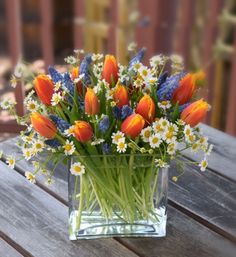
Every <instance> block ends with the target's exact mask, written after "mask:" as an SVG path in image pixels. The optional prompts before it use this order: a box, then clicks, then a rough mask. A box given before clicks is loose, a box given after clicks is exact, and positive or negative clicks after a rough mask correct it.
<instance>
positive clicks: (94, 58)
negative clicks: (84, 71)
mask: <svg viewBox="0 0 236 257" xmlns="http://www.w3.org/2000/svg"><path fill="white" fill-rule="evenodd" d="M103 57H104V56H103V54H93V55H92V60H93V61H94V62H96V61H100V60H102V58H103Z"/></svg>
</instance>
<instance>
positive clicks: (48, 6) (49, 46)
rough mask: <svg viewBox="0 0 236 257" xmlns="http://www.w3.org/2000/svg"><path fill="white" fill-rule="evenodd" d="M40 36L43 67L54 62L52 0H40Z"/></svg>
mask: <svg viewBox="0 0 236 257" xmlns="http://www.w3.org/2000/svg"><path fill="white" fill-rule="evenodd" d="M40 9H41V38H42V51H43V59H44V62H45V67H48V65H52V64H53V63H54V47H53V46H54V40H53V1H52V0H40Z"/></svg>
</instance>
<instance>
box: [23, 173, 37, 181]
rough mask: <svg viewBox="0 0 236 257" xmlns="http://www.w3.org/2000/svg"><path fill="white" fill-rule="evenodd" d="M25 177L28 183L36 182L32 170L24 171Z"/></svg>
mask: <svg viewBox="0 0 236 257" xmlns="http://www.w3.org/2000/svg"><path fill="white" fill-rule="evenodd" d="M25 177H26V178H27V179H28V180H29V182H30V183H33V184H35V183H36V180H35V175H34V174H33V173H32V172H29V171H26V172H25Z"/></svg>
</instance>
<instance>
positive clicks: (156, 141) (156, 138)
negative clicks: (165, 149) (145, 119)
mask: <svg viewBox="0 0 236 257" xmlns="http://www.w3.org/2000/svg"><path fill="white" fill-rule="evenodd" d="M161 141H162V140H161V136H160V134H154V135H151V136H150V137H149V144H150V146H151V148H157V147H159V145H160V143H161Z"/></svg>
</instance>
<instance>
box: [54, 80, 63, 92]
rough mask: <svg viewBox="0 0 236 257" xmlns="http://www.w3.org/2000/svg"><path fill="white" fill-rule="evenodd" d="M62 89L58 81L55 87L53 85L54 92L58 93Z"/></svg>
mask: <svg viewBox="0 0 236 257" xmlns="http://www.w3.org/2000/svg"><path fill="white" fill-rule="evenodd" d="M61 87H62V84H61V82H60V81H58V82H57V83H56V84H55V85H54V91H55V92H56V91H59V90H60V89H61Z"/></svg>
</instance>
